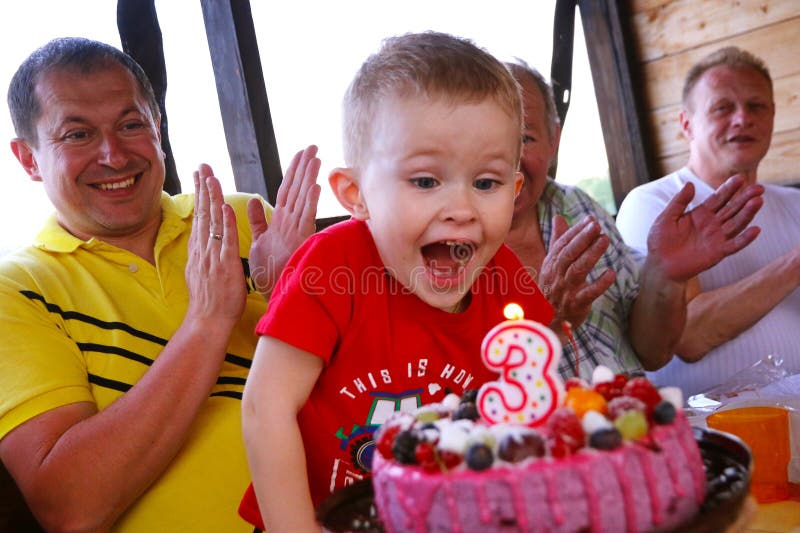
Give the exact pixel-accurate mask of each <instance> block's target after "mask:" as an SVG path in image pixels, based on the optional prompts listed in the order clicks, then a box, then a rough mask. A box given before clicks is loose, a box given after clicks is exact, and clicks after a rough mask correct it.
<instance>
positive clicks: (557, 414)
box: [547, 407, 586, 454]
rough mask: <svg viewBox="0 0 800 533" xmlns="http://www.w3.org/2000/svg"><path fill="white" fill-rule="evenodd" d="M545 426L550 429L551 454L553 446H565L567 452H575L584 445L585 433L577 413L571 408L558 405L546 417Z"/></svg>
mask: <svg viewBox="0 0 800 533" xmlns="http://www.w3.org/2000/svg"><path fill="white" fill-rule="evenodd" d="M547 427H548V429H549V430H550V441H551V442H550V447H551V452H550V453H551V454H553V448H560V447H561V446H562V445H563V446H565V447H566V450H567V452H568V453H567V454H569V453H572V452H576V451H578V450H579V449H581V448H582V447H583V446H584V443H585V441H586V434H585V433H584V431H583V427H582V426H581V421H580V419H579V418H578V415H576V414H575V412H574V411H573V410H572V409H569V408H567V407H559V408H558V409H556V410H555V411H553V414H551V415H550V418H548V419H547Z"/></svg>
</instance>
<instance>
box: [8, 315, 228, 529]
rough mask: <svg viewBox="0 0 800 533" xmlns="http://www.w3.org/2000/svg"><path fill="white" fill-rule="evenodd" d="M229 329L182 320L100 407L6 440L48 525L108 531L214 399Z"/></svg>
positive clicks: (11, 461)
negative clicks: (122, 389) (138, 375)
mask: <svg viewBox="0 0 800 533" xmlns="http://www.w3.org/2000/svg"><path fill="white" fill-rule="evenodd" d="M231 327H232V326H231V325H230V324H228V325H225V324H222V323H220V321H217V323H216V324H213V323H210V321H209V323H205V324H201V323H199V322H198V323H191V324H190V323H184V325H182V326H181V327H180V328H179V329H178V330H177V331H176V333H175V335H174V336H173V339H172V340H170V342H169V343H168V344H167V345H166V347H165V348H164V350H163V351H162V352H161V354H160V355H159V357H158V358H157V359H156V361H155V362H154V363H153V365H152V366H151V367H150V369H148V371H147V372H146V373H145V374H144V376H143V377H142V379H141V380H140V381H139V382H138V383H136V384H135V385H134V386H133V387H132V388H131V389H130V390H129V391H128V392H126V393H125V394H124V395H123V396H122V397H120V398H119V399H118V400H117V401H115V402H114V403H113V404H111V405H110V406H109V407H107V408H106V409H104V410H103V411H100V412H97V411H96V408H95V407H94V405H93V404H89V403H83V404H71V405H67V406H64V407H61V408H57V409H55V410H53V411H50V412H46V413H44V414H42V415H40V416H39V417H36V418H34V419H32V420H31V421H29V422H27V423H25V424H23V425H21V426H20V427H18V428H16V429H15V430H14V431H12V432H11V433H10V434H9V435H7V436H6V438H5V439H3V441H0V456H1V457H2V458H3V461H4V462H5V463H6V465H7V467H8V469H9V471H10V472H11V473H12V475H14V477H15V479H16V480H17V483H18V484H19V486H20V488H21V490H22V491H23V493H24V494H25V496H26V499H27V500H28V503H29V505H30V507H31V509H32V511H33V512H34V514H35V515H36V516H37V519H39V520H40V521H41V522H42V523H43V525H45V526H46V527H52V528H54V529H62V528H65V529H68V528H71V527H75V528H76V529H92V530H94V529H101V530H102V529H107V528H108V527H110V526H111V525H112V524H113V523H114V521H115V520H116V519H117V518H118V517H119V516H120V515H121V514H122V513H123V512H124V511H125V510H126V509H127V508H128V507H130V505H131V504H132V503H133V502H134V501H136V499H137V498H139V497H140V496H141V494H142V493H143V492H145V491H146V490H147V488H148V487H149V486H150V485H151V484H152V483H153V481H154V480H155V479H157V478H158V477H159V476H160V475H161V474H162V473H163V471H164V470H165V469H166V468H167V466H168V465H169V464H170V462H171V461H172V459H173V458H174V457H175V455H176V454H177V453H178V451H179V450H180V448H181V446H182V445H183V444H184V442H185V440H186V436H187V434H188V433H189V430H190V428H191V425H192V422H193V421H194V418H195V416H196V414H197V412H198V411H199V410H200V408H201V406H202V405H203V402H204V401H205V400H206V399H207V398H208V394H209V391H210V390H211V387H212V386H213V385H214V383H215V382H216V379H217V376H218V374H219V368H220V365H221V362H222V360H223V358H224V354H225V348H226V345H227V340H228V337H229V335H230V331H231Z"/></svg>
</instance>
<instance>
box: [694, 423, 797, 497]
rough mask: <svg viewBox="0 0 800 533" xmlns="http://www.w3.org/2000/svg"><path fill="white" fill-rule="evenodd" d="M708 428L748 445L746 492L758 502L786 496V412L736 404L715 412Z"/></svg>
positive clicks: (787, 456)
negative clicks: (749, 462)
mask: <svg viewBox="0 0 800 533" xmlns="http://www.w3.org/2000/svg"><path fill="white" fill-rule="evenodd" d="M706 424H708V427H710V428H714V429H718V430H720V431H725V432H727V433H732V434H734V435H736V436H737V437H739V438H740V439H742V440H743V441H744V442H745V443H747V445H748V446H749V447H750V451H751V452H752V454H753V474H752V477H751V478H750V493H751V494H752V495H753V496H754V497H755V499H756V500H757V501H758V502H759V503H768V502H776V501H780V500H785V499H787V498H788V497H789V475H788V466H789V460H790V458H791V452H790V450H789V412H788V411H787V410H786V409H783V408H782V407H740V408H737V409H729V410H727V411H718V412H716V413H713V414H711V415H709V417H708V418H707V419H706Z"/></svg>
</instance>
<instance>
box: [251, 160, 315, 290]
mask: <svg viewBox="0 0 800 533" xmlns="http://www.w3.org/2000/svg"><path fill="white" fill-rule="evenodd" d="M316 156H317V147H316V146H313V145H312V146H309V147H308V148H306V149H305V150H301V151H299V152H297V154H295V156H294V158H293V159H292V162H291V164H290V165H289V168H288V169H287V170H286V175H285V176H284V178H283V182H282V183H281V186H280V188H279V189H278V197H277V200H276V202H275V209H274V210H273V212H272V219H271V221H270V223H269V224H267V219H266V216H265V215H264V207H263V205H262V204H261V202H259V201H258V200H256V199H253V200H250V202H249V203H248V204H247V218H248V220H249V222H250V228H251V230H252V232H253V244H252V245H251V247H250V277H251V279H252V281H253V284H254V286H255V288H256V290H257V291H258V292H260V293H261V294H263V295H265V296H266V297H268V296H269V295H270V293H271V292H272V289H273V287H274V286H275V282H276V281H277V280H278V276H279V275H280V273H281V271H282V270H283V267H284V266H286V263H287V261H289V258H290V257H291V256H292V254H293V253H294V252H295V250H297V248H298V247H299V246H300V245H301V244H303V242H304V241H305V240H306V239H307V238H308V237H309V236H311V235H312V234H313V233H314V230H315V222H316V217H317V202H318V201H319V194H320V186H319V185H318V184H317V175H318V174H319V167H320V160H319V159H318V158H317V157H316Z"/></svg>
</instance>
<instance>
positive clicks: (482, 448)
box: [464, 443, 494, 470]
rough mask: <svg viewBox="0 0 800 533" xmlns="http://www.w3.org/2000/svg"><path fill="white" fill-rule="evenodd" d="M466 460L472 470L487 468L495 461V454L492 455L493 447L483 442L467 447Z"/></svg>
mask: <svg viewBox="0 0 800 533" xmlns="http://www.w3.org/2000/svg"><path fill="white" fill-rule="evenodd" d="M464 460H465V461H466V463H467V466H468V467H470V469H472V470H486V469H487V468H489V467H490V466H492V463H494V455H492V449H491V448H490V447H489V446H487V445H485V444H483V443H476V444H473V445H471V446H470V447H469V448H467V454H466V456H465V457H464Z"/></svg>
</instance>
